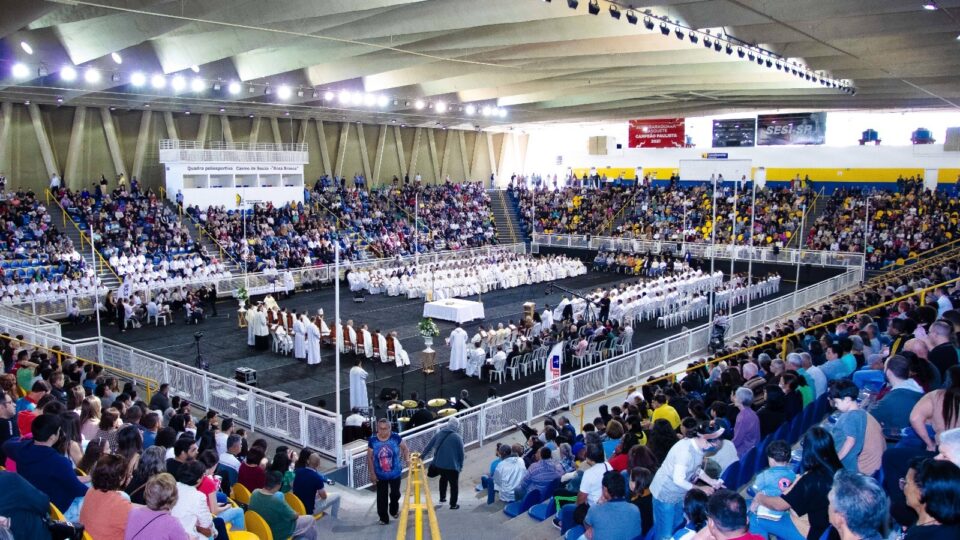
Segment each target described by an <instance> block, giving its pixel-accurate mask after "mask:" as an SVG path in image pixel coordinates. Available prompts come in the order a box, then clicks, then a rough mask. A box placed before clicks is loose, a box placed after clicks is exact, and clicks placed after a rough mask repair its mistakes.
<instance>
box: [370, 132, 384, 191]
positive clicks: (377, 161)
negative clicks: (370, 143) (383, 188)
mask: <svg viewBox="0 0 960 540" xmlns="http://www.w3.org/2000/svg"><path fill="white" fill-rule="evenodd" d="M386 145H387V126H386V124H381V125H380V136H379V137H377V155H376V156H374V158H373V178H370V179H369V180H370V184H374V183H380V170H381V168H382V167H383V151H384V147H385V146H386Z"/></svg>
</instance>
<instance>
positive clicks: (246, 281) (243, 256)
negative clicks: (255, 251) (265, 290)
mask: <svg viewBox="0 0 960 540" xmlns="http://www.w3.org/2000/svg"><path fill="white" fill-rule="evenodd" d="M240 211H241V212H243V221H242V223H243V249H241V250H240V262H242V263H243V288H244V290H246V291H247V296H250V281H249V279H248V277H247V266H248V265H247V250H248V249H249V248H250V243H249V242H247V209H246V208H244V205H243V201H241V203H240Z"/></svg>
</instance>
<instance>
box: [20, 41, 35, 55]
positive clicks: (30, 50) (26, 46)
mask: <svg viewBox="0 0 960 540" xmlns="http://www.w3.org/2000/svg"><path fill="white" fill-rule="evenodd" d="M20 48H21V49H23V52H25V53H27V54H33V47H31V46H30V44H29V43H27V42H26V41H21V42H20Z"/></svg>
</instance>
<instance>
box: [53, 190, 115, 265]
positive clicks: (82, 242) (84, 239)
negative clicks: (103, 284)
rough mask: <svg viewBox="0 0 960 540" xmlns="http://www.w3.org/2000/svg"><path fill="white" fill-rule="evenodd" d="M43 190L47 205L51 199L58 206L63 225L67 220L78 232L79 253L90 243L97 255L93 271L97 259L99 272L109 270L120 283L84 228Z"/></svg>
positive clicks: (58, 201) (56, 200) (57, 200)
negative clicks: (69, 216)
mask: <svg viewBox="0 0 960 540" xmlns="http://www.w3.org/2000/svg"><path fill="white" fill-rule="evenodd" d="M44 191H45V192H46V197H47V204H48V205H49V204H50V201H51V200H52V201H53V202H54V203H55V204H56V205H57V207H58V208H60V213H61V214H62V215H63V226H64V227H66V226H67V221H69V222H70V224H71V225H73V228H74V229H76V230H77V232H78V233H79V234H80V249H79V251H80V253H81V254H83V253H84V252H85V250H86V248H85V244H90V245H92V246H93V247H94V250H93V252H94V254H95V255H96V257H97V259H96V260H94V261H93V263H94V271H95V272H98V270H97V268H96V264H97V261H99V262H100V269H99V272H102V271H103V269H104V268H106V269H107V270H109V271H110V273H111V274H113V276H114V277H115V278H117V281H119V282H121V283H122V282H123V280H122V279H120V276H119V275H117V273H116V272H115V271H114V270H113V267H112V266H110V263H109V262H107V260H106V259H105V258H104V257H103V254H102V253H100V250H99V249H97V247H96V245H95V244H93V241H92V240H91V239H90V237H89V236H88V235H87V233H86V232H84V230H83V229H81V228H80V226H79V225H77V223H76V222H75V221H73V218H69V219H68V217H67V209H66V208H64V207H63V205H62V204H60V200H59V199H57V198H56V197H55V196H54V195H53V193H51V192H50V190H49V189H45V190H44Z"/></svg>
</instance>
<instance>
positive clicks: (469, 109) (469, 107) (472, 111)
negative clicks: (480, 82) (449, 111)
mask: <svg viewBox="0 0 960 540" xmlns="http://www.w3.org/2000/svg"><path fill="white" fill-rule="evenodd" d="M463 112H465V113H467V115H468V116H473V115H474V114H476V112H477V108H476V107H474V106H473V105H467V108H466V109H464V110H463Z"/></svg>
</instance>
